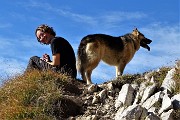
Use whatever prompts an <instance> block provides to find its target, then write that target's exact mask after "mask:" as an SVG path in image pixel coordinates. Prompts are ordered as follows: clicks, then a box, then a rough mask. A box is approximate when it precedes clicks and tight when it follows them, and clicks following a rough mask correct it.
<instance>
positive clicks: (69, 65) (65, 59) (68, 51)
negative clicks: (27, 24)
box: [51, 37, 77, 78]
mask: <svg viewBox="0 0 180 120" xmlns="http://www.w3.org/2000/svg"><path fill="white" fill-rule="evenodd" d="M51 50H52V55H55V54H57V53H59V54H60V69H61V71H62V70H63V72H67V73H69V72H70V74H71V75H72V76H73V77H74V78H76V75H77V70H76V57H75V53H74V50H73V48H72V46H71V45H70V43H69V42H68V41H67V40H65V39H64V38H62V37H55V38H53V39H52V40H51ZM62 68H63V69H62Z"/></svg>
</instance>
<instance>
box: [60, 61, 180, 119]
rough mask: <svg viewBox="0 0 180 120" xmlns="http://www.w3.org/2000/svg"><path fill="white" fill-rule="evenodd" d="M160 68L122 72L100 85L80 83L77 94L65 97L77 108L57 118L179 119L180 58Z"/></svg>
mask: <svg viewBox="0 0 180 120" xmlns="http://www.w3.org/2000/svg"><path fill="white" fill-rule="evenodd" d="M164 69H166V68H163V69H159V70H157V71H151V72H147V73H145V74H143V75H129V76H128V75H125V76H123V77H121V78H118V79H117V80H112V81H109V82H107V83H103V84H100V85H94V84H92V85H89V86H87V85H84V84H82V83H80V84H81V85H80V84H79V85H80V86H79V90H80V91H81V92H80V94H78V95H72V94H69V96H68V98H73V99H71V100H73V101H74V102H75V103H76V104H78V106H80V108H81V110H80V111H79V112H78V113H77V114H69V116H67V118H61V119H69V120H178V119H179V120H180V91H179V90H180V89H179V85H180V76H179V74H180V61H178V62H177V63H176V66H175V67H172V68H168V69H166V70H165V71H166V72H165V71H163V70H164ZM162 73H163V74H162ZM163 75H164V77H163ZM160 79H162V80H161V82H160ZM71 95H72V96H71ZM71 108H73V107H72V106H71ZM80 108H77V110H79V109H80ZM77 110H74V111H77ZM69 112H70V111H69ZM71 112H72V111H71Z"/></svg>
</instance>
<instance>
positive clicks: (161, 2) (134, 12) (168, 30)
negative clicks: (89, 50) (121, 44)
mask: <svg viewBox="0 0 180 120" xmlns="http://www.w3.org/2000/svg"><path fill="white" fill-rule="evenodd" d="M43 23H45V24H48V25H50V26H52V27H53V28H54V29H55V31H56V33H57V35H58V36H62V37H64V38H65V39H67V40H68V41H69V42H70V43H71V44H72V46H73V48H74V51H75V53H77V48H78V45H79V43H80V40H81V39H82V38H83V37H84V36H86V35H88V34H94V33H103V34H109V35H112V36H121V35H124V34H126V33H130V32H132V30H133V29H134V27H137V28H138V29H139V31H140V32H142V33H143V34H144V35H145V36H146V37H147V38H149V39H152V40H153V42H152V43H151V44H150V47H151V51H150V52H149V51H147V50H146V49H144V48H140V50H139V51H138V52H137V53H136V54H135V56H134V58H133V60H132V61H130V63H129V64H128V65H127V66H126V68H125V71H124V74H128V73H130V74H135V73H143V72H145V71H150V70H156V69H158V68H159V67H162V66H172V65H174V63H175V60H177V59H180V42H179V39H180V2H179V0H149V1H147V0H136V1H135V0H68V1H67V0H52V1H49V0H16V1H15V0H3V2H2V1H1V4H0V43H1V44H0V81H3V79H7V78H9V77H12V76H14V75H16V74H21V73H23V71H24V70H25V68H26V66H27V63H28V60H29V58H30V57H31V56H34V55H37V56H42V54H44V53H48V54H50V55H51V51H50V47H49V46H46V45H41V44H39V42H37V40H36V37H35V35H34V30H35V29H36V27H37V26H38V25H40V24H43ZM112 59H113V58H112ZM114 77H115V68H114V67H113V66H108V65H106V64H104V63H103V62H101V63H100V65H99V66H98V67H97V68H96V69H95V70H94V71H93V74H92V81H93V82H94V83H102V82H105V81H108V80H111V79H113V78H114ZM78 78H80V75H78Z"/></svg>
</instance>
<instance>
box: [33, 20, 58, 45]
mask: <svg viewBox="0 0 180 120" xmlns="http://www.w3.org/2000/svg"><path fill="white" fill-rule="evenodd" d="M35 35H36V37H37V40H38V42H40V43H42V44H49V42H50V41H51V39H52V38H54V37H55V36H56V32H55V31H54V30H53V28H52V27H49V26H48V25H45V24H42V25H40V26H38V27H37V29H36V31H35Z"/></svg>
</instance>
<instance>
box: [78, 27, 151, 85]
mask: <svg viewBox="0 0 180 120" xmlns="http://www.w3.org/2000/svg"><path fill="white" fill-rule="evenodd" d="M151 42H152V40H150V39H148V38H146V37H145V36H144V35H143V34H142V33H141V32H139V31H138V29H137V28H136V29H134V30H133V31H132V33H129V34H126V35H123V36H120V37H113V36H110V35H105V34H92V35H87V36H85V37H84V38H83V39H82V40H81V42H80V45H79V47H78V51H77V63H76V67H77V70H78V72H80V74H81V77H82V79H83V80H84V81H85V82H86V83H87V84H92V82H91V73H92V70H93V69H95V68H96V67H97V65H98V64H99V62H100V61H101V60H102V61H104V62H105V63H107V64H109V65H112V66H115V67H116V77H118V76H121V75H122V74H123V71H124V68H125V66H126V65H127V63H129V61H130V60H131V59H132V58H133V56H134V54H135V53H136V51H138V50H139V48H140V46H142V47H144V48H146V49H148V51H150V47H149V46H148V45H147V44H150V43H151Z"/></svg>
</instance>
